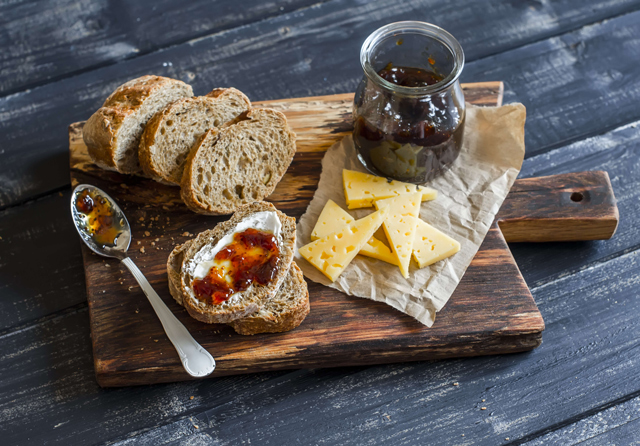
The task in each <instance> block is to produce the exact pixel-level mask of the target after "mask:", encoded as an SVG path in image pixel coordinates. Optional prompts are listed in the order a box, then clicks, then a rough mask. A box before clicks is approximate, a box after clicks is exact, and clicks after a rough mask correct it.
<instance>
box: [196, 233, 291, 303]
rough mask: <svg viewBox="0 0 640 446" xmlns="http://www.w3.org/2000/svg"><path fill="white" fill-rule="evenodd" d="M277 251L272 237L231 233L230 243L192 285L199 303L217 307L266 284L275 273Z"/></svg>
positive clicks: (262, 234)
mask: <svg viewBox="0 0 640 446" xmlns="http://www.w3.org/2000/svg"><path fill="white" fill-rule="evenodd" d="M279 254H280V250H279V249H278V244H277V242H276V238H275V236H274V235H273V234H271V233H269V232H265V231H260V230H258V229H253V228H249V229H247V230H245V231H243V232H239V233H237V234H234V236H233V241H232V242H231V243H230V244H228V245H227V246H225V247H224V248H222V249H221V250H220V251H219V252H218V253H217V254H216V255H215V257H214V258H213V260H214V262H215V263H216V264H215V265H214V266H212V267H211V268H210V269H209V272H208V273H207V275H206V276H205V277H203V278H202V279H195V280H194V281H193V282H192V284H191V286H192V288H193V291H194V293H195V296H196V298H197V299H198V300H200V301H202V302H206V303H207V304H210V305H211V304H213V305H218V304H221V303H223V302H226V301H227V300H229V298H230V297H231V296H232V295H234V294H235V293H238V292H241V291H245V290H247V289H248V288H249V287H250V286H251V285H252V284H254V283H255V284H259V285H266V284H268V283H269V282H271V281H272V280H273V279H274V278H275V277H276V274H277V273H278V266H279V265H280V257H279Z"/></svg>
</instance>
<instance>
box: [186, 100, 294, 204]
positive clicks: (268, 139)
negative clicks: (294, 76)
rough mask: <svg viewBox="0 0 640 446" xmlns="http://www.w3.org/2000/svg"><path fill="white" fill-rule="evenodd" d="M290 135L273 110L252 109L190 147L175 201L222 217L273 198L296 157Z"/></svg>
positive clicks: (213, 130)
mask: <svg viewBox="0 0 640 446" xmlns="http://www.w3.org/2000/svg"><path fill="white" fill-rule="evenodd" d="M295 138H296V136H295V133H293V132H292V131H291V130H290V129H289V127H288V125H287V118H286V117H285V116H284V115H283V114H282V113H280V112H279V111H276V110H271V109H266V108H253V109H251V110H249V111H248V112H247V113H244V114H242V115H240V116H239V117H238V118H236V119H235V120H234V121H232V122H230V123H228V124H227V125H225V126H223V127H222V128H221V129H219V130H218V129H212V130H209V131H208V132H207V133H205V134H204V135H203V137H202V138H201V139H200V140H199V141H198V142H196V144H195V146H194V148H193V149H192V150H191V153H190V154H189V157H188V158H187V162H186V164H185V169H184V174H183V176H182V182H181V185H180V187H181V195H182V199H183V200H184V202H185V204H186V205H187V207H189V209H191V210H193V211H194V212H198V213H201V214H207V215H225V214H230V213H232V212H234V211H235V210H236V209H238V208H239V207H240V206H242V205H243V204H246V203H251V202H254V201H259V200H263V199H264V198H266V197H267V196H269V195H270V194H271V192H273V189H275V187H276V185H277V184H278V182H280V179H281V178H282V176H283V175H284V173H285V172H286V170H287V168H288V167H289V164H291V160H292V159H293V155H294V154H295V151H296V144H295Z"/></svg>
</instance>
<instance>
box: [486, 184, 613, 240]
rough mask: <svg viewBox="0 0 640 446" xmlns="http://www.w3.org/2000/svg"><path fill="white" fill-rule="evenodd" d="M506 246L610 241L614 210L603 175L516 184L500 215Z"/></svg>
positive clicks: (611, 197) (608, 185) (500, 224)
mask: <svg viewBox="0 0 640 446" xmlns="http://www.w3.org/2000/svg"><path fill="white" fill-rule="evenodd" d="M497 220H498V224H499V226H500V230H501V231H502V235H503V236H504V238H505V239H506V240H507V242H566V241H584V240H608V239H610V238H611V237H613V234H614V233H615V232H616V228H617V227H618V220H619V215H618V207H617V205H616V198H615V196H614V193H613V189H612V188H611V182H610V181H609V175H608V174H607V172H579V173H571V174H563V175H553V176H548V177H538V178H524V179H520V180H517V181H516V183H515V184H514V185H513V187H512V188H511V191H509V199H508V200H506V201H505V202H504V204H503V205H502V207H501V208H500V212H499V213H498V217H497Z"/></svg>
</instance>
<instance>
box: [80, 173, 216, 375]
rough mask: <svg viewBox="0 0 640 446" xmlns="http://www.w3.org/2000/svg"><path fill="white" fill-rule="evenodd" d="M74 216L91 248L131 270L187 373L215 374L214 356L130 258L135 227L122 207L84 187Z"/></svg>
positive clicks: (82, 236) (92, 189) (100, 192)
mask: <svg viewBox="0 0 640 446" xmlns="http://www.w3.org/2000/svg"><path fill="white" fill-rule="evenodd" d="M71 216H72V218H73V223H74V225H75V227H76V230H77V231H78V234H79V235H80V238H81V239H82V240H83V241H84V243H85V244H86V245H87V246H88V247H89V249H91V250H92V251H93V252H95V253H96V254H99V255H101V256H105V257H113V258H116V259H118V260H120V261H121V262H122V263H123V264H124V265H125V266H126V267H127V268H128V269H129V271H131V274H133V277H135V279H136V280H137V281H138V284H139V285H140V288H142V291H143V292H144V294H145V295H146V296H147V299H149V303H150V304H151V306H152V307H153V309H154V311H155V312H156V315H157V316H158V319H160V322H161V323H162V327H163V328H164V331H165V333H166V334H167V337H168V338H169V340H170V341H171V343H172V344H173V346H174V347H175V348H176V351H177V352H178V356H180V361H182V365H183V367H184V369H185V370H186V371H187V373H188V374H189V375H191V376H193V377H196V378H201V377H204V376H207V375H209V374H211V373H212V372H213V371H214V369H215V367H216V361H215V360H214V359H213V356H211V354H210V353H209V352H208V351H206V350H205V349H204V348H202V346H201V345H200V344H198V342H196V340H195V339H193V337H192V336H191V334H190V333H189V331H188V330H187V329H186V327H185V326H184V325H182V323H181V322H180V321H179V320H178V319H177V318H176V317H175V315H174V314H173V313H172V312H171V310H169V308H168V307H167V306H166V305H165V303H164V302H163V301H162V299H161V298H160V296H158V293H156V292H155V290H154V289H153V288H152V287H151V285H150V284H149V281H148V280H147V279H146V278H145V277H144V274H142V272H141V271H140V270H139V269H138V267H137V266H136V264H135V263H133V260H131V258H130V257H128V256H127V250H128V249H129V245H130V244H131V238H132V237H131V226H130V225H129V221H128V220H127V217H126V216H125V215H124V212H122V209H120V207H119V206H118V204H117V203H116V202H115V201H114V200H113V199H112V198H111V197H110V196H109V195H108V194H107V193H106V192H104V191H103V190H102V189H100V188H97V187H95V186H92V185H90V184H80V185H78V186H76V187H75V189H74V190H73V192H72V193H71Z"/></svg>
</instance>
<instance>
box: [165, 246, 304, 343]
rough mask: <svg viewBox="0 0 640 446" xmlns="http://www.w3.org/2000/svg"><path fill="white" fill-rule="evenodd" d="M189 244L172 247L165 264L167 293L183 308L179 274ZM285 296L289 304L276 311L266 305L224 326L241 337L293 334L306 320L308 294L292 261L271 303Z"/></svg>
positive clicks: (302, 277)
mask: <svg viewBox="0 0 640 446" xmlns="http://www.w3.org/2000/svg"><path fill="white" fill-rule="evenodd" d="M191 242H192V240H189V241H187V242H185V243H183V244H182V245H178V246H176V247H175V248H174V249H173V251H171V254H169V259H168V260H167V277H168V281H169V292H170V293H171V296H172V297H173V298H174V299H175V301H176V302H178V304H180V305H183V300H184V297H183V294H182V289H181V288H180V270H181V269H182V261H183V259H184V251H185V250H186V249H188V247H189V245H190V244H191ZM285 293H286V294H288V296H287V297H289V299H290V302H291V304H290V305H287V306H286V307H285V308H283V309H282V310H280V311H274V310H272V309H270V308H269V306H270V302H269V301H267V302H265V303H264V306H263V307H262V308H261V309H259V310H258V311H256V312H255V313H253V314H250V315H248V316H246V317H244V318H241V319H237V320H235V321H232V322H229V323H228V325H230V326H231V327H233V329H234V330H235V331H236V332H237V333H238V334H241V335H255V334H260V333H280V332H285V331H290V330H293V329H294V328H296V327H298V326H299V325H300V324H301V323H302V321H303V320H304V319H305V318H306V317H307V315H308V314H309V311H310V310H311V307H310V304H309V290H308V289H307V282H306V281H305V280H304V275H303V274H302V270H301V269H300V268H299V267H298V265H297V264H296V262H295V261H293V262H291V266H290V267H289V271H288V272H287V277H285V279H284V282H283V283H282V285H281V286H280V289H279V290H278V293H277V294H276V296H274V297H273V298H272V299H274V300H275V299H277V298H278V297H279V295H282V294H285Z"/></svg>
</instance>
